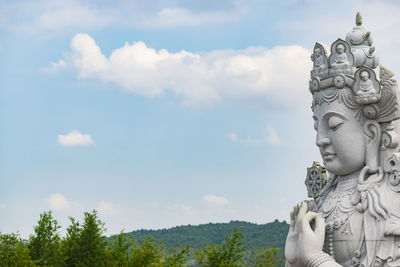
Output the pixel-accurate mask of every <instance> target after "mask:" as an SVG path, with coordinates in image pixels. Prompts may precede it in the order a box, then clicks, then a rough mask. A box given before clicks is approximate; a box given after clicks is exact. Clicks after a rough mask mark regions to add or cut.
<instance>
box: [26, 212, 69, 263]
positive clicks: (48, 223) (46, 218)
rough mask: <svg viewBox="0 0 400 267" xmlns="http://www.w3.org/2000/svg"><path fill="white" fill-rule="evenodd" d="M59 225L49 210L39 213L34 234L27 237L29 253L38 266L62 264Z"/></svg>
mask: <svg viewBox="0 0 400 267" xmlns="http://www.w3.org/2000/svg"><path fill="white" fill-rule="evenodd" d="M59 229H60V226H59V225H58V223H57V221H56V220H55V219H53V215H52V214H51V211H48V212H43V213H42V214H40V219H39V221H38V224H37V225H36V226H35V227H34V234H33V235H31V236H30V237H29V244H28V248H29V253H30V255H31V258H32V259H33V260H34V261H35V262H36V264H37V265H38V266H62V264H63V262H64V258H63V256H62V252H61V245H60V241H61V238H60V234H59V232H58V230H59Z"/></svg>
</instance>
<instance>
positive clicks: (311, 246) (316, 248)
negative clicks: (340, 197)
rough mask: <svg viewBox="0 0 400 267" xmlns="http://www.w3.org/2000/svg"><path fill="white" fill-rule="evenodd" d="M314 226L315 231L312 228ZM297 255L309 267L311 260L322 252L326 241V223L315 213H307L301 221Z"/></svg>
mask: <svg viewBox="0 0 400 267" xmlns="http://www.w3.org/2000/svg"><path fill="white" fill-rule="evenodd" d="M311 224H313V225H314V227H313V228H314V229H312V228H311ZM300 228H301V229H300V232H299V237H298V238H299V240H298V247H297V255H298V257H299V258H300V259H301V261H302V262H303V263H304V264H305V265H307V263H308V262H309V260H310V259H311V258H312V257H313V256H314V255H316V254H318V253H320V252H321V251H322V247H323V245H324V239H325V222H324V219H322V218H320V217H319V216H318V215H317V214H316V213H314V212H311V211H309V212H307V213H306V214H305V215H304V216H303V217H302V219H301V223H300Z"/></svg>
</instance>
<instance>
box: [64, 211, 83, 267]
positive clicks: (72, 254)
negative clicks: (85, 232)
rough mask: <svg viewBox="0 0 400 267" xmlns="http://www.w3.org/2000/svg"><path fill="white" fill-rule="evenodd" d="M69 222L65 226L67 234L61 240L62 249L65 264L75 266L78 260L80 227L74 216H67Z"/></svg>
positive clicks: (70, 266) (69, 266)
mask: <svg viewBox="0 0 400 267" xmlns="http://www.w3.org/2000/svg"><path fill="white" fill-rule="evenodd" d="M69 219H70V221H71V224H70V225H69V226H68V228H67V235H66V237H65V238H64V239H63V240H62V242H61V244H62V251H63V255H64V257H65V265H66V266H68V267H73V266H77V265H78V264H79V260H80V258H79V257H80V256H81V255H80V251H79V250H80V243H79V238H80V234H81V230H82V229H81V227H80V224H79V222H78V221H76V220H75V219H74V218H72V217H70V218H69Z"/></svg>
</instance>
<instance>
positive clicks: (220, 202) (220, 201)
mask: <svg viewBox="0 0 400 267" xmlns="http://www.w3.org/2000/svg"><path fill="white" fill-rule="evenodd" d="M203 201H204V202H205V203H207V204H211V205H217V206H224V205H227V204H229V200H228V199H226V198H224V197H221V196H216V195H213V194H208V195H205V196H204V197H203Z"/></svg>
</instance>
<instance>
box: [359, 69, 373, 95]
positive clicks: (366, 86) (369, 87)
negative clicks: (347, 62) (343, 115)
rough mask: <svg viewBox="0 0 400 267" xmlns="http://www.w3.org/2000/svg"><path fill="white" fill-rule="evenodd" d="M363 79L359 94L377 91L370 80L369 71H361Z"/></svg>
mask: <svg viewBox="0 0 400 267" xmlns="http://www.w3.org/2000/svg"><path fill="white" fill-rule="evenodd" d="M360 77H361V81H360V88H359V90H358V92H357V94H358V95H369V94H374V93H375V88H374V85H373V84H372V81H371V80H370V77H369V73H368V71H362V72H361V73H360Z"/></svg>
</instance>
